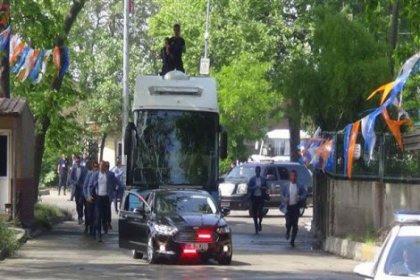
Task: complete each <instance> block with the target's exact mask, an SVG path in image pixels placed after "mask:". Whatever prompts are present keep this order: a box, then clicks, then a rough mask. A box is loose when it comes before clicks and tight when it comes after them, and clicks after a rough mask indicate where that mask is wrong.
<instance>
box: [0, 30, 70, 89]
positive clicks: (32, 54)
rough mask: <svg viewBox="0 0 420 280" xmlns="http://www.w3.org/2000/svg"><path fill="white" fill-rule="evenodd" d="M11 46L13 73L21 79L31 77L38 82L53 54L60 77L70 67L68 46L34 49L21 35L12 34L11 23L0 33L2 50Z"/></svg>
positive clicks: (10, 54) (10, 55) (33, 81)
mask: <svg viewBox="0 0 420 280" xmlns="http://www.w3.org/2000/svg"><path fill="white" fill-rule="evenodd" d="M7 46H9V60H10V67H11V71H12V73H14V74H16V76H17V78H18V79H19V80H21V81H25V80H26V79H28V78H29V79H30V80H31V82H32V84H34V85H36V84H38V83H39V82H40V81H41V80H42V78H43V77H44V76H45V73H46V71H47V65H48V62H49V59H50V57H51V55H52V59H53V63H54V66H55V68H56V70H57V74H58V75H59V77H60V78H62V77H63V76H64V74H65V73H66V71H67V70H68V68H69V50H68V48H67V47H58V46H56V47H54V48H53V49H33V48H32V47H30V46H29V45H28V44H27V43H26V42H24V41H23V40H22V39H21V38H20V37H19V35H17V34H14V35H13V36H12V35H11V27H10V25H9V26H8V27H7V28H6V29H5V30H4V31H3V32H1V33H0V52H2V51H4V50H5V49H6V48H7Z"/></svg>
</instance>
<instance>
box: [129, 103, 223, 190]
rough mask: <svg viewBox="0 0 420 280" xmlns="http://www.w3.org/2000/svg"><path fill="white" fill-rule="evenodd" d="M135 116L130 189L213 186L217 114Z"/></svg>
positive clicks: (145, 113)
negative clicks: (138, 187) (135, 134)
mask: <svg viewBox="0 0 420 280" xmlns="http://www.w3.org/2000/svg"><path fill="white" fill-rule="evenodd" d="M135 115H136V127H137V133H138V138H137V139H136V140H135V142H136V143H135V144H134V145H133V146H134V149H133V151H132V152H133V160H132V162H131V166H130V167H129V168H130V173H131V174H132V176H133V185H135V186H141V187H147V188H154V187H158V186H165V185H193V186H202V187H205V188H206V189H210V188H211V187H212V186H214V185H217V184H216V179H217V153H218V151H217V147H218V139H217V137H218V132H217V131H218V115H217V114H215V113H208V112H190V111H163V110H153V111H152V110H150V111H137V112H136V113H135Z"/></svg>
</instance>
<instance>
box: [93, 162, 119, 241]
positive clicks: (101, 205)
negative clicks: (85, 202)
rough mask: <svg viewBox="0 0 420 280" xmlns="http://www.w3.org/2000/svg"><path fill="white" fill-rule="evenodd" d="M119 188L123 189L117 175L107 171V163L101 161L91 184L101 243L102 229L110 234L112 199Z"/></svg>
mask: <svg viewBox="0 0 420 280" xmlns="http://www.w3.org/2000/svg"><path fill="white" fill-rule="evenodd" d="M117 186H119V187H122V184H121V182H120V181H119V180H118V179H117V178H116V177H115V174H114V173H113V172H111V171H108V170H107V163H106V162H104V161H101V163H100V164H99V172H95V173H93V174H92V176H91V178H90V183H89V190H90V194H91V196H90V198H89V200H91V199H92V200H93V201H94V205H95V232H96V237H97V238H98V241H99V242H102V229H103V230H104V232H105V234H106V233H108V227H109V222H108V221H109V220H110V217H109V215H110V208H111V207H110V197H112V194H113V192H115V191H116V188H117Z"/></svg>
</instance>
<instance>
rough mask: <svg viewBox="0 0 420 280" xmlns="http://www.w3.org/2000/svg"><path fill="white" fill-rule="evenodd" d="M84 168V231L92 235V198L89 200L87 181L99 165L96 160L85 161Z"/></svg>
mask: <svg viewBox="0 0 420 280" xmlns="http://www.w3.org/2000/svg"><path fill="white" fill-rule="evenodd" d="M86 168H87V169H88V173H87V174H86V177H85V181H84V183H83V197H84V199H85V233H88V232H89V234H90V235H94V230H93V226H94V217H95V215H94V210H95V208H94V204H93V200H90V199H89V197H90V193H89V182H90V178H91V177H92V175H93V173H95V172H97V171H98V168H99V165H98V163H97V162H95V163H94V162H92V161H87V163H86Z"/></svg>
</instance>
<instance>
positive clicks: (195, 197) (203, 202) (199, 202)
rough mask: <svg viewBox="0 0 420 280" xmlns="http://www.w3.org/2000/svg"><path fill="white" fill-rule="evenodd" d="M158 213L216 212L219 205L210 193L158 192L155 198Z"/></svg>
mask: <svg viewBox="0 0 420 280" xmlns="http://www.w3.org/2000/svg"><path fill="white" fill-rule="evenodd" d="M155 203H156V204H155V208H154V209H155V212H156V213H157V214H174V213H191V214H216V213H217V207H216V204H215V203H214V201H213V199H212V198H211V197H210V196H209V195H205V194H201V193H189V192H167V193H157V194H156V200H155Z"/></svg>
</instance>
